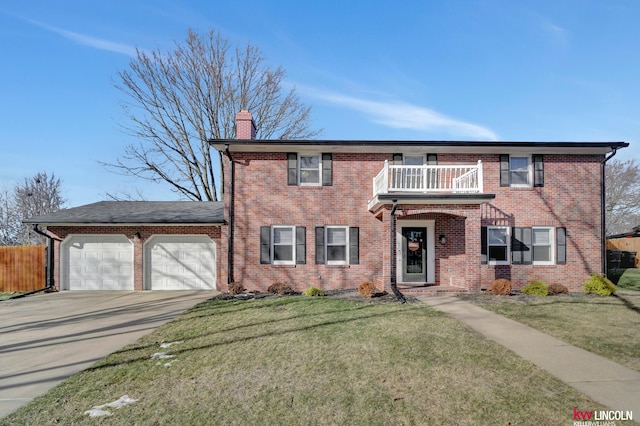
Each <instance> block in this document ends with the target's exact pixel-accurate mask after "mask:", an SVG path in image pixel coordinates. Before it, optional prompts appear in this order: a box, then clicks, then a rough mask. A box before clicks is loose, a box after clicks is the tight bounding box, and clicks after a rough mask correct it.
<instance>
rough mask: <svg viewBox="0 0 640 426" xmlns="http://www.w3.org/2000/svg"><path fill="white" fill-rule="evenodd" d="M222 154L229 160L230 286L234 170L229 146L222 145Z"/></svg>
mask: <svg viewBox="0 0 640 426" xmlns="http://www.w3.org/2000/svg"><path fill="white" fill-rule="evenodd" d="M224 153H225V155H226V156H227V158H228V159H229V174H230V175H231V176H230V182H229V234H228V235H227V284H231V283H232V282H233V192H234V191H233V189H234V184H235V182H234V180H235V179H234V177H235V168H234V167H233V158H231V152H230V151H229V144H225V145H224Z"/></svg>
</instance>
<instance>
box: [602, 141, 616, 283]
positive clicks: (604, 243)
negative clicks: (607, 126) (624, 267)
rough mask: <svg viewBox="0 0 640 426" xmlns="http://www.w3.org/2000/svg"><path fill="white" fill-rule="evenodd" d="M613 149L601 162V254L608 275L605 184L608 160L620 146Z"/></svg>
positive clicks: (603, 269) (603, 270) (603, 268)
mask: <svg viewBox="0 0 640 426" xmlns="http://www.w3.org/2000/svg"><path fill="white" fill-rule="evenodd" d="M611 149H612V151H611V152H610V153H609V154H608V155H607V156H605V158H604V160H602V161H601V162H600V244H601V245H602V250H601V253H600V255H601V256H602V258H601V259H602V260H601V264H602V275H603V276H605V277H606V276H607V235H606V227H605V225H606V223H605V221H606V219H607V215H606V211H605V208H606V201H605V200H606V192H605V191H606V185H605V177H606V173H605V168H606V164H607V161H609V160H611V159H612V158H613V156H614V155H616V153H617V152H618V148H617V147H615V146H612V147H611Z"/></svg>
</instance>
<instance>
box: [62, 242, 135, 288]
mask: <svg viewBox="0 0 640 426" xmlns="http://www.w3.org/2000/svg"><path fill="white" fill-rule="evenodd" d="M61 252H62V253H61V258H62V264H63V265H64V266H63V279H62V281H63V289H64V290H133V244H132V243H131V241H129V239H128V238H127V237H126V236H125V235H69V236H67V238H66V239H65V240H64V241H63V242H62V244H61Z"/></svg>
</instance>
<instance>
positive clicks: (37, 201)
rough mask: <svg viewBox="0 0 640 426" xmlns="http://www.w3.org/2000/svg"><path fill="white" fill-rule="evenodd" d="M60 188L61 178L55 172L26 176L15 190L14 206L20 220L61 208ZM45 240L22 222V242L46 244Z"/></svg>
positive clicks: (19, 238)
mask: <svg viewBox="0 0 640 426" xmlns="http://www.w3.org/2000/svg"><path fill="white" fill-rule="evenodd" d="M60 190H61V182H60V179H57V178H56V177H55V175H54V174H53V173H51V176H49V175H47V173H46V172H41V173H37V174H36V175H35V176H33V177H32V178H25V180H24V182H23V183H22V184H18V185H16V186H15V188H14V190H13V208H14V211H15V215H16V216H17V217H18V218H19V219H18V220H19V221H21V220H22V219H25V218H28V217H34V216H40V215H43V214H47V213H52V212H55V211H58V210H60V208H61V207H62V206H63V204H64V199H63V198H62V195H61V192H60ZM19 223H20V222H19ZM44 241H45V239H44V237H43V236H42V235H39V234H37V233H36V232H34V231H33V230H32V228H31V227H30V226H29V225H26V224H22V223H20V227H19V232H18V242H19V243H20V244H44Z"/></svg>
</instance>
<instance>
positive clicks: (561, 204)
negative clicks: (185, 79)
mask: <svg viewBox="0 0 640 426" xmlns="http://www.w3.org/2000/svg"><path fill="white" fill-rule="evenodd" d="M236 125H237V135H238V139H234V140H212V141H211V144H212V145H213V146H214V147H215V149H217V150H218V151H220V152H222V153H223V154H224V161H223V173H224V189H223V190H224V203H225V204H224V211H225V213H224V214H225V222H226V225H227V226H223V227H222V229H221V231H222V235H221V240H220V241H221V250H220V256H221V259H220V262H219V266H220V269H221V270H220V271H219V277H220V278H222V279H221V280H220V282H219V286H218V288H219V289H222V288H223V286H224V282H223V281H224V278H223V277H226V281H227V282H232V281H235V282H240V283H242V284H243V285H245V287H247V288H250V289H259V290H266V288H267V287H268V286H269V285H271V284H273V283H275V282H285V283H288V284H291V285H292V286H294V287H295V288H296V289H304V288H307V287H309V286H316V287H319V288H322V289H340V288H356V287H357V285H358V284H359V283H360V282H362V281H364V280H371V281H373V282H374V283H375V284H376V285H377V287H379V288H380V289H383V288H386V289H388V288H389V286H390V284H391V283H392V282H396V283H397V284H398V286H399V287H400V288H411V287H421V288H425V287H428V288H431V289H434V288H435V289H438V288H441V289H456V288H459V289H464V290H472V291H473V290H479V289H481V288H483V287H486V286H488V285H489V284H490V283H491V282H492V281H493V280H494V279H495V278H503V277H504V278H509V279H511V280H512V282H513V283H514V284H515V285H516V286H522V285H524V284H526V283H527V282H529V281H530V280H533V279H539V280H543V281H546V282H548V283H552V282H559V283H562V284H565V285H567V287H569V289H571V290H578V289H579V288H580V287H581V285H582V283H583V282H584V280H585V279H586V278H587V277H588V276H589V275H590V274H591V273H599V272H601V271H602V268H603V263H602V249H603V236H602V221H603V219H602V194H603V178H602V173H601V172H602V168H603V164H604V162H605V161H606V159H608V158H610V157H611V156H612V155H613V154H615V151H616V150H617V149H620V148H623V147H626V146H628V143H625V142H545V143H541V142H453V141H446V142H444V141H443V142H441V141H437V142H424V141H371V140H349V141H340V140H306V141H296V140H257V139H255V125H254V123H253V120H252V117H251V114H250V113H249V112H247V111H242V112H240V113H239V114H238V115H237V117H236Z"/></svg>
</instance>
